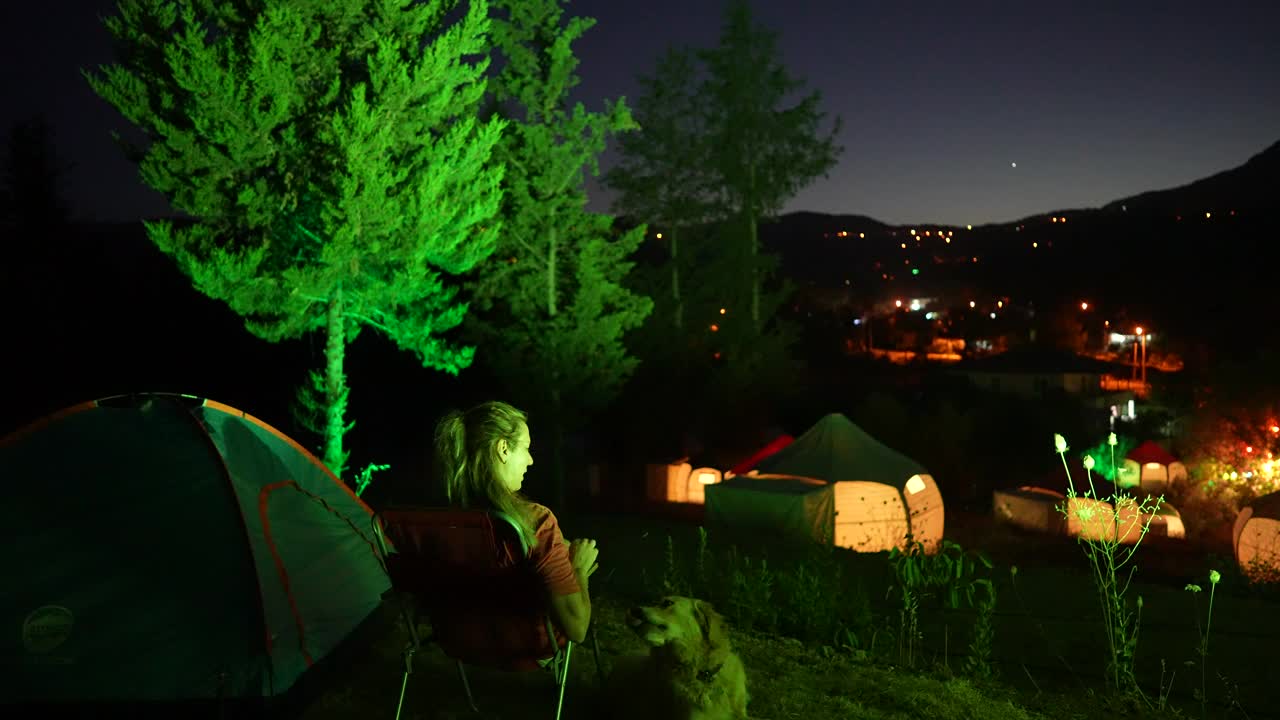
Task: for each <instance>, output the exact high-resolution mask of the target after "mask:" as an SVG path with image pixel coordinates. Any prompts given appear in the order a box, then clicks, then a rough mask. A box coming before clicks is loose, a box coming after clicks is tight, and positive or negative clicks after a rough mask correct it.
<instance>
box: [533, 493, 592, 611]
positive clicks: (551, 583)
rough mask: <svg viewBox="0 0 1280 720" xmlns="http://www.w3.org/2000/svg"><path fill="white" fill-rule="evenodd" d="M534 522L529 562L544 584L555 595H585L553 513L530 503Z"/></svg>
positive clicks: (548, 509) (546, 508)
mask: <svg viewBox="0 0 1280 720" xmlns="http://www.w3.org/2000/svg"><path fill="white" fill-rule="evenodd" d="M531 504H532V506H533V507H532V510H531V512H530V517H531V519H532V520H533V527H534V530H533V536H534V540H533V547H531V548H529V561H530V562H531V563H532V564H533V567H534V568H535V569H537V571H538V576H539V577H541V578H542V583H543V584H544V585H546V587H547V590H548V591H550V592H551V594H552V595H572V594H574V593H576V592H581V591H582V586H581V585H579V584H578V576H577V575H575V574H574V572H573V563H572V562H571V561H570V560H569V546H568V545H565V544H564V535H563V534H561V532H560V523H559V522H557V521H556V516H555V513H553V512H551V509H550V508H548V507H546V506H544V505H539V504H537V503H531Z"/></svg>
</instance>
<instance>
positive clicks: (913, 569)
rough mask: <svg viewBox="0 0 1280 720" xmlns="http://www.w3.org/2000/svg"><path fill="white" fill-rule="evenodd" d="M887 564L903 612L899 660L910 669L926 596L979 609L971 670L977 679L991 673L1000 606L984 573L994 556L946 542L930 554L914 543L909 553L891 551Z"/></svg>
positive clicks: (954, 606)
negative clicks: (982, 573)
mask: <svg viewBox="0 0 1280 720" xmlns="http://www.w3.org/2000/svg"><path fill="white" fill-rule="evenodd" d="M888 563H889V567H890V569H891V570H892V571H893V576H894V578H895V579H896V581H897V587H896V588H894V589H896V590H897V591H898V595H899V597H900V598H901V601H902V605H901V609H900V611H899V628H898V659H899V662H901V663H902V664H903V665H906V666H907V667H912V666H913V665H914V661H915V646H916V644H917V642H918V640H919V608H920V601H921V599H923V598H928V597H932V598H935V599H936V600H937V601H938V602H939V603H940V604H941V605H942V607H944V608H947V609H952V610H954V609H959V608H961V607H967V608H975V609H977V610H978V615H977V620H976V622H975V624H974V630H973V634H972V637H971V639H970V643H969V648H970V656H969V659H968V661H967V662H968V665H967V669H968V670H970V671H971V672H973V673H974V674H976V675H979V676H983V677H985V676H988V675H990V674H991V664H990V661H991V641H992V639H993V637H994V634H995V629H994V625H993V622H992V620H993V615H994V612H995V605H996V591H995V585H994V584H993V583H992V582H991V579H990V578H989V577H979V573H980V572H987V571H990V570H991V569H992V567H993V565H992V563H991V560H990V558H988V557H987V556H986V555H985V554H984V553H982V552H979V551H973V550H970V551H967V552H966V551H965V550H964V548H962V547H961V546H960V545H959V544H958V543H955V542H952V541H950V540H943V541H942V545H941V547H940V548H939V550H938V552H936V553H934V554H928V553H926V552H925V549H924V544H923V543H921V542H919V541H915V542H911V543H909V544H908V545H907V548H906V550H902V549H899V548H893V549H892V550H890V551H889V556H888Z"/></svg>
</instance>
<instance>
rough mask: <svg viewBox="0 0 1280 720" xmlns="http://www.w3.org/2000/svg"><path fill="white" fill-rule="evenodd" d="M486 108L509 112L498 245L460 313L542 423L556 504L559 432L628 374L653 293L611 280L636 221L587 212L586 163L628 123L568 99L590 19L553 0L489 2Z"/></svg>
mask: <svg viewBox="0 0 1280 720" xmlns="http://www.w3.org/2000/svg"><path fill="white" fill-rule="evenodd" d="M494 6H495V7H496V8H499V9H500V12H499V13H498V15H497V16H495V18H494V21H493V35H494V40H495V50H496V51H497V52H498V53H499V54H500V57H501V62H502V63H503V67H502V68H501V70H500V72H499V73H498V75H497V76H496V77H495V78H494V79H493V80H492V82H491V83H490V88H491V90H492V100H493V103H494V110H495V112H496V113H498V114H499V115H501V116H503V117H505V118H507V119H508V120H509V125H508V128H507V132H506V134H505V135H504V137H503V139H502V142H501V144H500V147H499V152H498V156H499V157H500V158H501V159H502V160H503V162H504V163H505V164H506V165H507V168H508V171H507V175H506V177H505V179H504V183H503V186H504V192H505V196H504V199H503V219H504V226H503V233H502V235H501V237H500V239H499V242H500V246H499V248H500V249H499V252H498V253H496V254H495V255H494V257H493V258H492V259H491V260H490V261H489V262H488V263H486V264H485V266H484V268H483V270H482V272H481V274H480V279H479V282H478V284H477V286H476V290H477V293H476V297H477V300H478V302H479V303H482V307H483V308H484V312H482V313H481V315H482V317H480V318H474V319H472V320H469V323H472V325H473V328H474V329H475V330H476V332H477V334H478V336H479V337H480V339H481V341H480V342H479V343H478V344H479V345H480V348H481V349H480V353H481V358H482V360H484V361H485V362H487V363H489V364H490V365H491V366H492V367H493V368H494V369H495V370H496V371H497V373H498V374H499V376H500V377H501V378H503V380H504V381H505V383H506V384H507V385H508V386H509V388H510V389H511V391H512V393H513V395H514V396H516V397H517V398H519V400H520V401H521V402H523V403H526V404H527V405H529V406H530V407H531V408H532V409H533V410H534V411H535V413H537V414H538V415H539V417H540V419H541V421H542V427H543V428H544V429H545V430H546V432H545V433H544V435H545V439H544V440H543V441H541V443H540V444H542V445H543V446H544V447H547V448H548V449H549V451H550V460H551V461H550V463H549V465H550V473H549V476H550V480H551V482H552V488H553V494H554V496H555V497H554V500H555V502H557V503H562V502H563V500H564V485H565V478H564V470H563V465H564V464H563V460H562V456H561V451H562V445H563V437H564V433H565V431H566V429H568V428H572V427H574V426H575V425H577V424H578V423H579V422H580V421H581V420H582V418H583V417H584V416H585V415H586V414H587V413H590V412H592V411H594V410H596V409H598V408H600V407H601V406H603V405H604V404H606V403H608V402H609V401H610V400H612V399H613V398H614V397H615V396H616V395H617V393H618V392H619V390H620V389H621V387H622V385H623V383H624V382H625V381H626V380H627V378H628V377H629V376H630V375H631V373H632V372H633V371H634V370H635V367H636V364H637V360H636V359H635V358H633V357H631V356H629V355H628V354H627V350H626V348H625V347H624V345H623V337H624V335H625V333H626V332H627V331H628V330H631V329H633V328H635V327H637V326H639V325H640V324H641V323H642V322H643V321H644V318H645V317H646V316H647V315H648V314H649V312H650V311H651V310H652V302H651V301H650V300H649V299H648V298H646V297H642V296H640V295H637V294H635V293H632V292H631V291H629V290H627V289H626V288H624V287H623V285H622V280H623V278H624V277H625V276H626V275H627V273H628V272H629V271H630V269H631V267H632V262H631V260H630V257H631V255H632V254H633V253H634V252H635V250H636V249H637V247H638V246H639V244H640V242H641V240H642V239H643V236H644V227H643V226H641V227H637V228H634V229H632V230H630V231H626V232H619V231H615V229H614V227H613V219H612V218H611V217H609V216H606V215H599V214H594V213H589V212H587V210H586V204H587V196H586V190H585V172H586V171H587V170H588V169H589V170H590V171H591V172H592V173H598V172H599V167H598V164H597V158H598V156H599V155H600V153H601V152H602V151H603V150H604V147H605V142H606V140H607V138H608V137H609V136H610V135H611V134H613V133H617V132H621V131H624V130H628V129H630V128H632V127H634V122H633V121H632V119H631V114H630V112H629V111H628V109H627V106H626V104H625V103H624V102H623V101H621V100H619V101H617V102H606V103H605V109H604V111H603V112H589V111H587V110H586V109H585V108H584V107H583V105H582V104H581V103H570V101H569V93H570V91H571V90H572V89H573V87H574V86H575V85H576V84H577V83H578V78H577V76H576V75H575V70H576V68H577V65H578V60H577V58H576V57H574V54H573V49H572V44H573V42H574V41H576V40H577V39H578V38H579V37H581V36H582V34H583V33H584V32H586V31H587V30H588V29H589V28H590V27H591V26H592V25H593V24H594V20H591V19H588V18H577V17H575V18H568V19H566V18H565V17H564V13H563V10H562V8H561V0H494Z"/></svg>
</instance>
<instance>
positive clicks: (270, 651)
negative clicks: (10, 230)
mask: <svg viewBox="0 0 1280 720" xmlns="http://www.w3.org/2000/svg"><path fill="white" fill-rule="evenodd" d="M0 480H3V482H4V486H5V492H6V502H4V503H0V523H3V525H4V527H5V528H6V532H7V533H8V539H7V540H8V541H7V542H6V543H4V545H3V546H2V547H3V549H2V550H0V553H2V554H3V555H0V558H2V559H3V567H4V568H5V569H6V581H5V587H6V589H5V592H3V593H0V626H2V627H3V632H0V662H2V663H3V668H2V669H0V673H2V675H3V682H4V683H5V684H6V685H8V684H10V683H12V691H11V692H10V691H9V690H8V689H6V692H5V693H4V694H5V695H6V698H5V699H6V700H8V701H16V702H42V701H63V702H79V701H85V702H100V701H127V702H132V701H172V700H195V699H209V698H232V699H239V698H248V699H251V698H271V697H274V696H278V695H281V694H283V693H285V692H286V691H287V690H289V688H290V687H292V686H293V685H294V684H295V683H296V682H297V681H298V680H299V679H300V678H301V677H302V676H303V675H304V673H306V672H307V671H308V669H309V668H311V667H313V666H314V665H315V664H316V663H317V662H319V661H320V660H321V659H322V658H324V657H326V656H327V655H329V654H330V653H331V652H333V651H334V650H335V648H336V647H338V646H339V644H340V643H341V642H342V641H343V640H344V639H345V638H347V637H348V636H349V635H350V633H351V632H352V631H353V630H354V629H355V628H356V627H357V626H359V625H360V624H361V623H362V622H363V621H364V620H365V619H366V618H367V617H368V616H369V615H370V614H371V613H372V612H373V610H374V609H375V608H377V606H378V605H379V604H380V602H381V596H382V594H383V592H384V591H385V590H386V589H387V588H388V581H387V579H386V576H385V574H384V573H383V572H382V569H381V566H380V564H379V563H378V560H377V556H376V554H375V553H374V545H373V538H372V535H371V522H372V512H371V511H370V509H369V508H368V507H367V506H366V505H365V504H364V503H363V502H361V501H360V499H359V498H357V497H356V496H355V495H354V494H353V493H352V492H351V491H350V490H349V489H348V488H347V487H346V486H345V485H343V483H342V482H341V481H340V480H338V479H337V478H335V477H334V476H333V475H332V473H330V472H329V471H328V470H327V469H326V468H325V467H324V466H323V464H322V463H320V462H319V461H318V460H317V459H316V458H315V457H314V456H312V455H311V454H310V453H308V452H307V451H306V450H304V449H303V448H302V447H301V446H299V445H298V444H297V443H295V442H294V441H292V440H290V439H289V438H288V437H286V436H285V435H283V434H281V433H280V432H279V431H277V430H275V429H274V428H271V427H270V426H268V425H266V424H265V423H263V422H262V421H260V420H258V419H256V418H254V417H252V416H250V415H247V414H245V413H243V412H240V411H238V410H236V409H234V408H230V407H228V406H226V405H222V404H220V403H216V402H213V401H208V400H201V399H198V398H191V397H187V396H177V395H134V396H127V397H122V398H114V399H109V400H101V401H95V402H90V403H84V404H82V405H79V406H76V407H73V408H69V409H67V410H64V411H62V412H60V413H57V414H55V415H53V416H50V417H49V418H46V419H44V420H42V421H40V422H38V423H36V424H34V425H32V426H29V427H27V428H24V429H23V430H19V431H18V432H16V433H13V434H12V435H10V436H8V437H6V438H4V439H2V440H0Z"/></svg>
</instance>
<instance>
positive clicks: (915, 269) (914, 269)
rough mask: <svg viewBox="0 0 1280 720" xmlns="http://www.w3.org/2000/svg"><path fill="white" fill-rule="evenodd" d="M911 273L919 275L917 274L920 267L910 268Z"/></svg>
mask: <svg viewBox="0 0 1280 720" xmlns="http://www.w3.org/2000/svg"><path fill="white" fill-rule="evenodd" d="M911 274H912V275H919V274H920V268H911Z"/></svg>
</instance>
